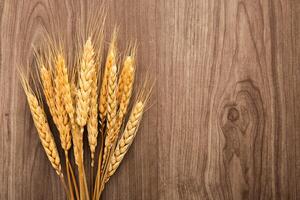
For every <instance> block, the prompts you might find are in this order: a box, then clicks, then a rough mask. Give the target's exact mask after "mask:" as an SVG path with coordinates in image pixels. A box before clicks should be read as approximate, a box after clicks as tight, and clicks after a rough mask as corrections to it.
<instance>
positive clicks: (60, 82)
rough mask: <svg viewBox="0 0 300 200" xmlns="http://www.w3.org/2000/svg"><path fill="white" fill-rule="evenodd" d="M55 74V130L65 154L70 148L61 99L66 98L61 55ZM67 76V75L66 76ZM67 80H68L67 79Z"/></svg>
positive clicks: (67, 126) (67, 122)
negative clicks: (57, 131)
mask: <svg viewBox="0 0 300 200" xmlns="http://www.w3.org/2000/svg"><path fill="white" fill-rule="evenodd" d="M55 68H56V74H55V78H54V83H55V105H56V114H57V120H58V124H57V128H58V130H59V134H60V141H61V145H62V148H63V149H64V150H65V151H66V152H67V151H68V149H70V147H71V134H70V131H71V127H70V123H69V117H68V113H67V110H66V108H65V105H64V103H63V99H64V97H65V96H66V94H65V87H66V85H65V84H66V83H65V77H64V76H65V74H67V72H66V66H65V61H64V58H63V57H62V56H61V55H58V56H57V60H56V65H55ZM66 76H67V75H66ZM67 79H68V78H67Z"/></svg>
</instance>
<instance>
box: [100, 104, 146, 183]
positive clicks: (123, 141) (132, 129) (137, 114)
mask: <svg viewBox="0 0 300 200" xmlns="http://www.w3.org/2000/svg"><path fill="white" fill-rule="evenodd" d="M143 110H144V102H143V101H138V102H137V103H136V104H135V105H134V107H133V111H132V113H131V115H130V117H129V120H128V122H127V125H126V128H125V130H124V132H123V134H122V136H121V138H120V140H119V142H118V144H117V146H116V149H115V151H114V153H113V154H112V157H111V159H110V162H109V165H108V171H107V175H106V179H105V181H106V182H107V181H108V179H109V177H111V176H112V175H113V174H114V173H115V171H116V169H117V168H118V166H119V165H120V163H121V161H122V160H123V158H124V156H125V154H126V152H127V151H128V149H129V147H130V145H131V144H132V142H133V139H134V137H135V135H136V132H137V130H138V126H139V124H140V121H141V118H142V115H143Z"/></svg>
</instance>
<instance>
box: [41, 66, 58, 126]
mask: <svg viewBox="0 0 300 200" xmlns="http://www.w3.org/2000/svg"><path fill="white" fill-rule="evenodd" d="M40 77H41V81H42V86H43V91H44V95H45V98H46V101H47V104H48V108H49V111H50V113H51V116H52V119H53V121H54V123H55V124H56V125H57V123H58V122H57V121H58V120H57V114H56V106H55V98H54V96H55V95H54V87H53V80H52V73H51V70H50V69H46V67H45V66H44V65H41V67H40Z"/></svg>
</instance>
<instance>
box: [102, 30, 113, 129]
mask: <svg viewBox="0 0 300 200" xmlns="http://www.w3.org/2000/svg"><path fill="white" fill-rule="evenodd" d="M116 51H117V50H116V31H115V32H114V34H113V36H112V40H111V43H110V46H109V50H108V54H107V58H106V63H105V68H104V74H103V80H102V84H101V91H100V98H99V112H100V113H99V115H100V123H101V131H103V128H104V121H105V118H106V113H107V87H108V80H109V76H110V71H111V68H112V67H113V65H115V64H116V53H117V52H116Z"/></svg>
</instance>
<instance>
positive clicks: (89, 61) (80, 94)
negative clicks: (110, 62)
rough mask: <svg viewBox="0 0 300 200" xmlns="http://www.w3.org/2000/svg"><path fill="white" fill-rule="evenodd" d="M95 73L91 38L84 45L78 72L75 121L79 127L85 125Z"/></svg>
mask: <svg viewBox="0 0 300 200" xmlns="http://www.w3.org/2000/svg"><path fill="white" fill-rule="evenodd" d="M94 73H95V62H94V47H93V45H92V41H91V38H88V40H87V41H86V43H85V45H84V49H83V55H82V60H81V64H80V70H79V80H78V82H79V89H78V91H77V104H76V106H77V108H76V117H77V118H76V119H77V120H76V121H77V123H78V125H79V126H81V127H84V126H85V125H86V123H87V119H88V114H89V107H90V100H91V98H90V94H91V90H92V82H93V74H94Z"/></svg>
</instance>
